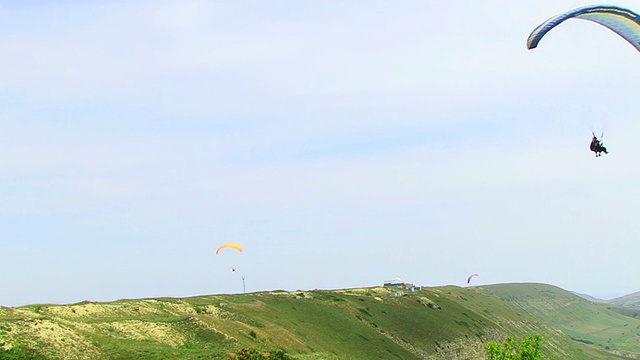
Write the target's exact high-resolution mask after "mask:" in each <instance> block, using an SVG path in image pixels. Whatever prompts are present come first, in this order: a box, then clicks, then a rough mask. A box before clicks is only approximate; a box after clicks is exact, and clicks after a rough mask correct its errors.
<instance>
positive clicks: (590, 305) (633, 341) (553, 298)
mask: <svg viewBox="0 0 640 360" xmlns="http://www.w3.org/2000/svg"><path fill="white" fill-rule="evenodd" d="M480 291H482V292H483V293H485V294H491V295H494V296H497V297H498V298H499V299H500V300H503V301H505V302H506V303H508V304H509V305H511V306H512V307H513V308H515V309H519V310H520V311H522V312H525V313H527V314H529V315H530V316H532V317H534V318H536V319H538V320H540V321H544V322H546V323H549V324H551V325H553V326H555V327H557V328H558V329H560V330H562V331H563V332H564V333H565V334H567V335H569V336H570V337H571V338H572V339H574V340H576V341H580V342H583V343H586V344H593V345H595V346H597V347H600V348H602V349H605V350H610V351H614V352H616V353H618V354H626V355H629V356H632V355H634V356H636V357H635V358H640V357H638V354H640V319H636V318H635V316H634V312H633V311H629V310H630V309H624V308H621V307H618V308H616V309H613V308H612V307H611V306H609V305H608V304H603V303H595V302H592V301H588V300H586V299H583V298H581V297H579V296H575V295H574V294H572V293H569V292H567V291H565V290H562V289H560V288H558V287H555V286H550V285H544V284H503V285H491V286H486V287H482V288H480ZM635 315H636V316H637V312H636V313H635Z"/></svg>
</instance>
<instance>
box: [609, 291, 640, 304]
mask: <svg viewBox="0 0 640 360" xmlns="http://www.w3.org/2000/svg"><path fill="white" fill-rule="evenodd" d="M607 304H612V305H620V306H633V307H640V291H638V292H634V293H633V294H629V295H625V296H621V297H618V298H615V299H611V300H608V301H607Z"/></svg>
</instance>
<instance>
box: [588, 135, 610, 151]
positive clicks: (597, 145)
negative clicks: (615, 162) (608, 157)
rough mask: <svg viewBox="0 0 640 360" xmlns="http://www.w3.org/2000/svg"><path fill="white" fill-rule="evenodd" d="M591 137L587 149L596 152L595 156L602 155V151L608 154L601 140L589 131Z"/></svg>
mask: <svg viewBox="0 0 640 360" xmlns="http://www.w3.org/2000/svg"><path fill="white" fill-rule="evenodd" d="M591 134H592V135H593V138H591V145H589V149H590V150H591V151H593V152H594V153H596V157H598V156H602V153H605V154H608V152H607V148H606V147H604V145H602V141H601V140H598V138H597V137H596V134H594V133H591Z"/></svg>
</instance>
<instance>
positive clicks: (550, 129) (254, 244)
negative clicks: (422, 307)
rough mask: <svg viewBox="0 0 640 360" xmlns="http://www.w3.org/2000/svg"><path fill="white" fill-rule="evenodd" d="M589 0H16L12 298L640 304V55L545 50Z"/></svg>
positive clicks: (2, 28)
mask: <svg viewBox="0 0 640 360" xmlns="http://www.w3.org/2000/svg"><path fill="white" fill-rule="evenodd" d="M634 3H636V2H635V1H617V2H616V4H617V5H621V6H628V7H630V8H632V9H633V8H634V6H635V10H640V8H639V7H638V6H637V4H634ZM582 5H585V3H583V2H578V1H560V0H545V1H540V0H537V1H532V0H531V1H529V0H526V1H519V2H515V1H510V0H486V1H482V2H477V1H471V0H467V1H451V2H441V1H428V2H425V1H401V2H398V1H315V2H313V1H311V2H300V1H278V2H272V3H269V2H265V1H187V0H180V1H120V2H116V1H93V2H91V3H88V2H80V1H66V2H46V1H41V2H39V3H35V2H28V3H24V4H23V3H19V4H10V5H7V4H0V84H2V86H1V87H0V104H1V106H0V151H1V152H2V154H3V156H1V157H0V249H2V250H1V251H2V252H1V254H2V263H3V266H2V268H3V275H4V276H3V281H2V282H0V305H5V306H16V305H23V304H29V303H69V302H77V301H82V300H93V301H107V300H115V299H119V298H138V297H156V296H190V295H198V294H215V293H233V292H241V291H242V280H241V276H242V275H244V276H245V277H246V282H247V283H246V284H247V290H248V291H259V290H273V289H286V290H296V289H314V288H343V287H358V286H372V285H378V284H381V283H382V282H383V281H384V280H387V279H393V278H394V277H396V276H400V277H403V278H404V279H405V280H407V281H411V282H414V283H416V284H420V285H428V286H437V285H446V284H456V285H465V281H466V277H467V276H468V275H469V274H470V273H478V274H479V275H480V276H479V277H477V278H474V280H473V281H474V283H476V284H490V283H499V282H547V283H551V284H554V285H557V286H560V287H563V288H565V289H567V290H573V291H578V292H582V293H588V294H591V295H595V296H612V295H615V294H624V293H630V292H634V291H638V290H640V288H639V287H638V282H637V278H638V275H640V269H639V268H638V265H637V260H638V257H637V254H638V253H639V252H640V245H639V242H638V240H639V235H640V229H639V228H638V226H637V216H638V212H637V204H638V203H639V202H640V188H638V185H637V184H638V183H639V181H640V169H638V166H637V165H636V164H637V162H638V161H637V160H638V159H637V158H638V156H639V152H638V145H637V141H636V139H635V137H636V136H635V134H637V133H638V131H639V130H640V121H638V120H639V119H638V116H639V115H638V110H637V99H638V98H639V95H640V88H638V84H639V83H640V66H639V64H640V53H638V52H637V51H636V50H635V49H634V48H633V47H631V46H630V45H629V44H627V43H626V42H625V41H623V40H622V39H620V38H618V37H617V36H616V35H615V34H613V33H612V32H610V31H608V30H607V29H605V28H603V27H600V26H598V25H596V24H593V23H589V22H585V21H580V20H574V21H568V22H566V23H564V24H562V26H561V27H560V28H558V29H555V30H553V31H552V32H551V33H549V35H548V36H547V37H545V39H543V40H542V42H541V43H540V45H539V47H538V49H535V50H533V51H528V50H526V38H527V36H528V35H529V33H530V32H531V30H533V28H534V27H535V26H536V25H538V24H539V23H541V22H542V21H544V20H546V19H547V18H548V17H550V16H552V15H555V14H557V13H560V12H563V11H567V10H570V9H572V8H575V7H578V6H582ZM603 129H604V130H605V139H604V140H605V144H606V145H607V146H608V147H609V148H610V150H611V154H610V155H608V156H604V157H602V158H600V159H595V158H594V156H593V154H592V153H591V152H589V150H588V143H589V140H590V133H591V131H592V130H595V131H598V132H599V131H602V130H603ZM227 241H235V242H240V243H242V244H243V245H244V247H245V252H244V253H242V254H239V253H234V252H233V251H225V252H221V253H220V254H219V255H215V253H214V252H215V249H216V248H217V246H218V245H219V244H221V243H224V242H227ZM231 268H236V269H237V271H235V272H232V271H231Z"/></svg>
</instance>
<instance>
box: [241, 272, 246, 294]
mask: <svg viewBox="0 0 640 360" xmlns="http://www.w3.org/2000/svg"><path fill="white" fill-rule="evenodd" d="M242 293H243V294H246V293H247V288H246V287H245V286H244V275H243V276H242Z"/></svg>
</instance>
